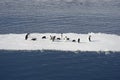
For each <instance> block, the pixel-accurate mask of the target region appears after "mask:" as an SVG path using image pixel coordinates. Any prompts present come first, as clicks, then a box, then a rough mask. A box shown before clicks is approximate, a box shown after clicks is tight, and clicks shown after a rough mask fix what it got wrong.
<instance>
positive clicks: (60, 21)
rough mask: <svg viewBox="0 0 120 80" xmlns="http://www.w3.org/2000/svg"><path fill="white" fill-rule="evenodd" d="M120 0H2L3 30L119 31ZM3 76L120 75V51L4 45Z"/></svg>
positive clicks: (78, 78)
mask: <svg viewBox="0 0 120 80" xmlns="http://www.w3.org/2000/svg"><path fill="white" fill-rule="evenodd" d="M35 1H36V0H35ZM38 1H39V0H38ZM53 1H54V0H53ZM61 1H62V0H61ZM63 1H64V0H63ZM76 1H77V0H76ZM103 1H104V0H103ZM119 3H120V2H119V1H117V0H116V2H114V1H113V2H111V3H109V4H106V3H105V4H103V3H101V4H98V3H97V4H96V5H94V6H91V5H93V4H90V3H80V4H79V3H78V2H74V1H73V2H71V3H70V2H69V3H65V2H60V4H59V3H58V2H47V3H39V2H34V0H30V1H28V0H26V1H24V0H21V1H17V0H1V1H0V35H2V34H9V33H28V32H31V33H48V32H50V33H69V32H72V33H89V32H95V33H98V32H101V33H109V34H116V35H120V14H119V13H120V6H119ZM13 40H14V39H13ZM0 46H1V45H0ZM0 80H120V52H64V51H6V50H0Z"/></svg>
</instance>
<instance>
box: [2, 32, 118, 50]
mask: <svg viewBox="0 0 120 80" xmlns="http://www.w3.org/2000/svg"><path fill="white" fill-rule="evenodd" d="M90 40H91V41H90ZM119 41H120V36H118V35H113V34H105V33H88V34H77V33H64V34H61V33H31V34H29V35H28V36H27V39H26V34H1V35H0V50H61V51H120V43H119Z"/></svg>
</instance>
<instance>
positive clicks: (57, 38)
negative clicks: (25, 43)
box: [25, 33, 91, 43]
mask: <svg viewBox="0 0 120 80" xmlns="http://www.w3.org/2000/svg"><path fill="white" fill-rule="evenodd" d="M29 36H30V33H27V34H26V35H25V40H28V38H29ZM41 39H47V37H46V36H42V37H41ZM31 40H32V41H36V40H37V38H31ZM50 40H51V41H52V42H54V41H55V40H66V41H70V38H68V37H67V36H65V37H63V33H61V37H56V36H52V35H50ZM88 40H89V42H91V35H89V37H88ZM71 41H72V42H77V43H80V38H78V39H77V40H75V39H73V40H71Z"/></svg>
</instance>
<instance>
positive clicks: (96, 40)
mask: <svg viewBox="0 0 120 80" xmlns="http://www.w3.org/2000/svg"><path fill="white" fill-rule="evenodd" d="M90 42H100V41H99V40H91V41H90Z"/></svg>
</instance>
